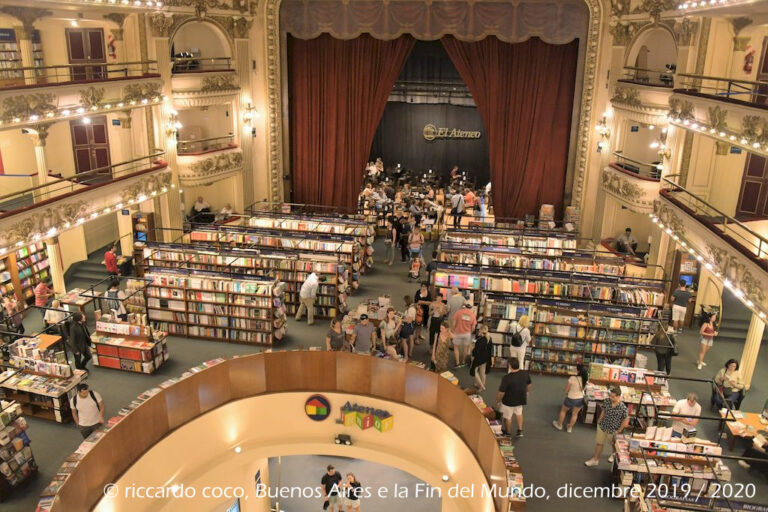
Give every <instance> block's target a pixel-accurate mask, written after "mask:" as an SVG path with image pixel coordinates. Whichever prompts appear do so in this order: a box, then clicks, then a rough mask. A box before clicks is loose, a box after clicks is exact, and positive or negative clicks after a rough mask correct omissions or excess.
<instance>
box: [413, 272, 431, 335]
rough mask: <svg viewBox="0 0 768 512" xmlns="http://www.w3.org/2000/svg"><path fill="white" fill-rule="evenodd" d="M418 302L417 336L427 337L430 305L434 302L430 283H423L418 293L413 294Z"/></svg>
mask: <svg viewBox="0 0 768 512" xmlns="http://www.w3.org/2000/svg"><path fill="white" fill-rule="evenodd" d="M413 300H414V302H415V303H416V308H417V309H416V337H418V338H421V339H426V336H425V335H424V334H425V332H426V330H427V323H428V322H429V305H430V304H432V294H431V293H429V285H428V283H426V282H424V283H421V286H419V289H418V290H417V291H416V294H415V295H414V296H413Z"/></svg>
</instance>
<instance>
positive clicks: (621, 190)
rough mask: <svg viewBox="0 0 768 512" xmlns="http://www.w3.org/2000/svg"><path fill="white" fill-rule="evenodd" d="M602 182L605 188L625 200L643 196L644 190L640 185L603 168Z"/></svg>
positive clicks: (635, 199)
mask: <svg viewBox="0 0 768 512" xmlns="http://www.w3.org/2000/svg"><path fill="white" fill-rule="evenodd" d="M602 182H603V188H604V189H606V190H608V191H610V192H613V194H614V195H616V196H618V197H619V198H620V199H623V200H625V201H637V200H638V199H640V198H641V197H642V196H643V191H642V189H641V188H640V187H639V186H638V185H636V184H635V183H630V181H629V180H628V179H626V178H622V177H621V176H619V175H617V174H615V173H612V172H609V171H605V170H603V174H602Z"/></svg>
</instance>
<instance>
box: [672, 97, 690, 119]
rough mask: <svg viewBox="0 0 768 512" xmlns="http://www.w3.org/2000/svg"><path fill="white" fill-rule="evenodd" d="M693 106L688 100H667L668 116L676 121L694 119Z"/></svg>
mask: <svg viewBox="0 0 768 512" xmlns="http://www.w3.org/2000/svg"><path fill="white" fill-rule="evenodd" d="M693 111H694V105H693V103H691V102H690V101H688V100H681V99H679V98H670V99H669V115H670V116H671V117H674V118H678V119H682V120H685V119H694V115H693Z"/></svg>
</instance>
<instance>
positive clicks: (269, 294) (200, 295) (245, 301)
mask: <svg viewBox="0 0 768 512" xmlns="http://www.w3.org/2000/svg"><path fill="white" fill-rule="evenodd" d="M146 277H147V278H149V279H151V280H152V282H151V283H150V285H149V286H148V287H147V310H148V316H149V320H150V322H151V324H152V326H153V328H155V329H158V330H160V331H164V332H167V333H169V334H177V335H182V336H187V337H190V338H202V339H208V340H215V341H225V342H230V343H244V344H257V345H272V344H273V343H275V342H276V341H279V340H280V339H282V337H283V335H284V334H285V306H284V303H283V288H284V286H283V285H282V284H281V283H278V282H276V281H275V280H274V279H268V278H263V277H256V276H239V277H237V278H234V277H230V276H229V275H228V274H224V273H221V272H212V271H202V270H195V271H192V272H190V271H184V270H177V271H173V270H170V269H163V268H154V267H150V268H149V273H148V274H147V276H146Z"/></svg>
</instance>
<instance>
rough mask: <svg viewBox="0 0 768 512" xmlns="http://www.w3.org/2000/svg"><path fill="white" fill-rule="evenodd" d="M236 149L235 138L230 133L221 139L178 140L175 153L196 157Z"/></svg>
mask: <svg viewBox="0 0 768 512" xmlns="http://www.w3.org/2000/svg"><path fill="white" fill-rule="evenodd" d="M236 147H237V144H235V136H234V134H232V133H230V134H228V135H223V136H221V137H208V138H207V139H188V140H180V141H178V143H177V152H178V154H179V155H190V156H197V155H205V154H208V153H213V152H216V151H222V150H224V149H234V148H236Z"/></svg>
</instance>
